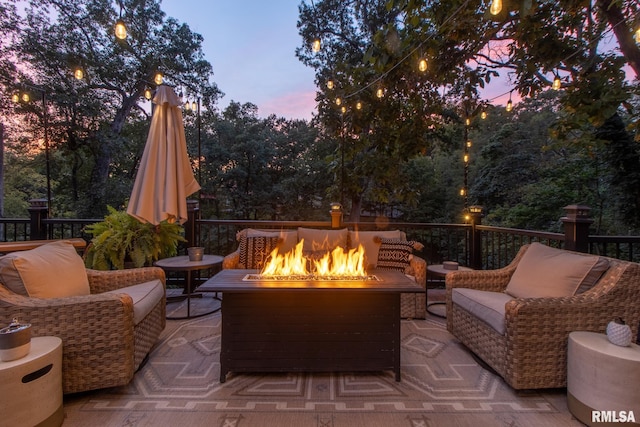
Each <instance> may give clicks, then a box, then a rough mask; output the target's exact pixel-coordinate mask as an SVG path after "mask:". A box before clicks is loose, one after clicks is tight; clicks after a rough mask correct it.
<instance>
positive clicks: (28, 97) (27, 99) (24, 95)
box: [22, 92, 31, 102]
mask: <svg viewBox="0 0 640 427" xmlns="http://www.w3.org/2000/svg"><path fill="white" fill-rule="evenodd" d="M29 101H31V97H30V96H29V94H28V93H27V92H25V93H23V94H22V102H29Z"/></svg>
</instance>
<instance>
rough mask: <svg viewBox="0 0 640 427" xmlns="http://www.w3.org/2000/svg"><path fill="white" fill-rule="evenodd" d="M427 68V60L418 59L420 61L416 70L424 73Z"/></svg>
mask: <svg viewBox="0 0 640 427" xmlns="http://www.w3.org/2000/svg"><path fill="white" fill-rule="evenodd" d="M427 67H428V64H427V60H426V59H424V58H420V61H418V70H420V71H422V72H423V73H424V72H425V71H427Z"/></svg>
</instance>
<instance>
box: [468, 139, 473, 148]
mask: <svg viewBox="0 0 640 427" xmlns="http://www.w3.org/2000/svg"><path fill="white" fill-rule="evenodd" d="M471 145H472V144H471V140H470V139H469V140H467V148H471Z"/></svg>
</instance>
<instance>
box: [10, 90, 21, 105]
mask: <svg viewBox="0 0 640 427" xmlns="http://www.w3.org/2000/svg"><path fill="white" fill-rule="evenodd" d="M11 101H13V102H15V103H18V102H20V94H19V93H17V92H16V93H14V94H13V95H11Z"/></svg>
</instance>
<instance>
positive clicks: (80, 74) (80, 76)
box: [73, 67, 84, 80]
mask: <svg viewBox="0 0 640 427" xmlns="http://www.w3.org/2000/svg"><path fill="white" fill-rule="evenodd" d="M73 77H75V78H76V79H78V80H82V79H83V78H84V71H83V70H82V67H76V69H75V71H74V72H73Z"/></svg>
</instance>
